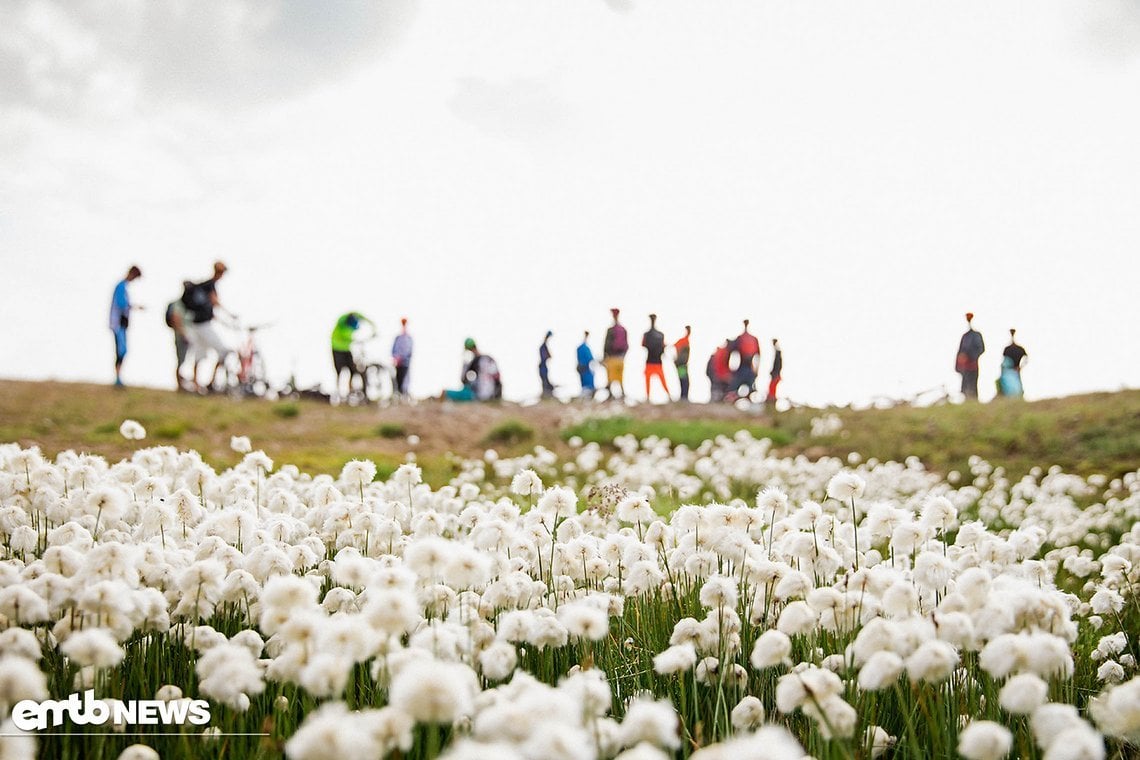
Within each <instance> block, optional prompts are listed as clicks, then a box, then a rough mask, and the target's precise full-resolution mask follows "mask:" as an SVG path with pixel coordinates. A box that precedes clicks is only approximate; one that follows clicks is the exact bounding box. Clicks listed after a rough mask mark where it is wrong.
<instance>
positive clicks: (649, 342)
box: [645, 330, 665, 356]
mask: <svg viewBox="0 0 1140 760" xmlns="http://www.w3.org/2000/svg"><path fill="white" fill-rule="evenodd" d="M645 350H646V351H648V352H649V355H650V356H661V354H663V353H665V336H664V335H663V334H662V333H661V331H659V330H650V331H649V332H647V333H645Z"/></svg>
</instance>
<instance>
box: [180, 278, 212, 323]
mask: <svg viewBox="0 0 1140 760" xmlns="http://www.w3.org/2000/svg"><path fill="white" fill-rule="evenodd" d="M209 283H210V280H206V281H205V282H191V283H187V285H186V287H185V288H184V289H183V291H182V305H183V306H185V307H186V310H187V311H189V312H190V313H191V314H193V315H194V321H195V322H203V321H206V320H208V319H209V318H210V317H211V316H213V308H212V307H211V304H210V290H209V288H208V287H207V285H209Z"/></svg>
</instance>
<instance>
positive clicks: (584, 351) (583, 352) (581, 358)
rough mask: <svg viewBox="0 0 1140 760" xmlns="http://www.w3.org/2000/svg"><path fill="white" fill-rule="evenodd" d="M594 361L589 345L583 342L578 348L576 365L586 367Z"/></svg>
mask: <svg viewBox="0 0 1140 760" xmlns="http://www.w3.org/2000/svg"><path fill="white" fill-rule="evenodd" d="M593 361H594V352H593V351H591V350H590V346H589V344H587V343H586V342H585V341H583V342H582V343H581V344H579V346H578V365H579V366H586V367H588V366H589V365H590V364H592V363H593Z"/></svg>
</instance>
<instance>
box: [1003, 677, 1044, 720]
mask: <svg viewBox="0 0 1140 760" xmlns="http://www.w3.org/2000/svg"><path fill="white" fill-rule="evenodd" d="M1048 696H1049V685H1048V684H1047V683H1045V682H1044V681H1042V680H1041V679H1040V678H1038V677H1037V676H1035V675H1034V674H1032V673H1021V674H1018V675H1016V676H1013V677H1012V678H1010V679H1009V680H1008V681H1006V683H1005V685H1004V686H1002V688H1001V692H1000V693H999V695H998V700H999V703H1000V704H1001V709H1003V710H1005V711H1006V712H1008V713H1012V714H1014V715H1029V714H1030V713H1032V712H1033V711H1034V710H1036V709H1037V708H1038V707H1040V706H1041V705H1043V704H1045V699H1046V697H1048Z"/></svg>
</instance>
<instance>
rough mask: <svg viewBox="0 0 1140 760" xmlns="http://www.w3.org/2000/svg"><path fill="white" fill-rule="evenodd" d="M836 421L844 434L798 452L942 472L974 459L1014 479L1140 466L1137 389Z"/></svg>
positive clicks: (843, 414) (855, 415) (848, 415)
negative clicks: (911, 460) (857, 456)
mask: <svg viewBox="0 0 1140 760" xmlns="http://www.w3.org/2000/svg"><path fill="white" fill-rule="evenodd" d="M838 415H839V417H840V419H842V420H843V423H844V427H843V429H842V430H841V431H840V432H839V433H837V434H835V435H830V436H824V437H820V438H816V439H813V440H812V443H811V444H810V445H807V446H803V445H801V446H800V449H801V450H803V451H805V452H807V453H818V451H819V450H823V451H827V452H828V453H837V454H846V453H847V452H849V451H857V452H859V453H861V454H863V455H864V456H873V457H877V458H879V459H880V460H884V459H895V460H900V459H902V458H905V457H906V456H917V457H918V458H919V459H921V460H922V461H923V462H924V463H925V464H926V465H927V467H929V468H931V469H934V470H937V471H940V472H947V471H949V470H963V469H964V468H965V467H966V465H967V461H968V460H969V458H970V456H971V455H973V454H976V455H979V456H981V457H983V458H985V459H987V460H988V461H990V462H992V463H994V464H996V465H1001V466H1003V467H1005V468H1006V470H1007V471H1008V472H1009V473H1010V474H1012V475H1015V476H1016V475H1022V474H1024V473H1027V472H1029V471H1030V470H1031V469H1032V468H1034V467H1041V468H1043V469H1044V468H1048V467H1049V466H1051V465H1059V466H1061V467H1062V468H1063V469H1064V470H1065V471H1066V472H1072V473H1076V474H1080V475H1091V474H1094V473H1101V474H1104V475H1108V476H1119V475H1123V474H1124V473H1127V472H1132V471H1135V470H1136V469H1137V468H1140V391H1121V392H1118V393H1097V394H1089V395H1083V396H1070V397H1067V398H1059V399H1046V400H1043V401H1035V402H1021V401H996V402H993V403H990V404H969V405H948V406H939V407H932V408H926V409H909V408H898V409H885V410H872V411H865V412H849V411H840V412H838ZM812 449H816V451H815V452H813V451H812Z"/></svg>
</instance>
